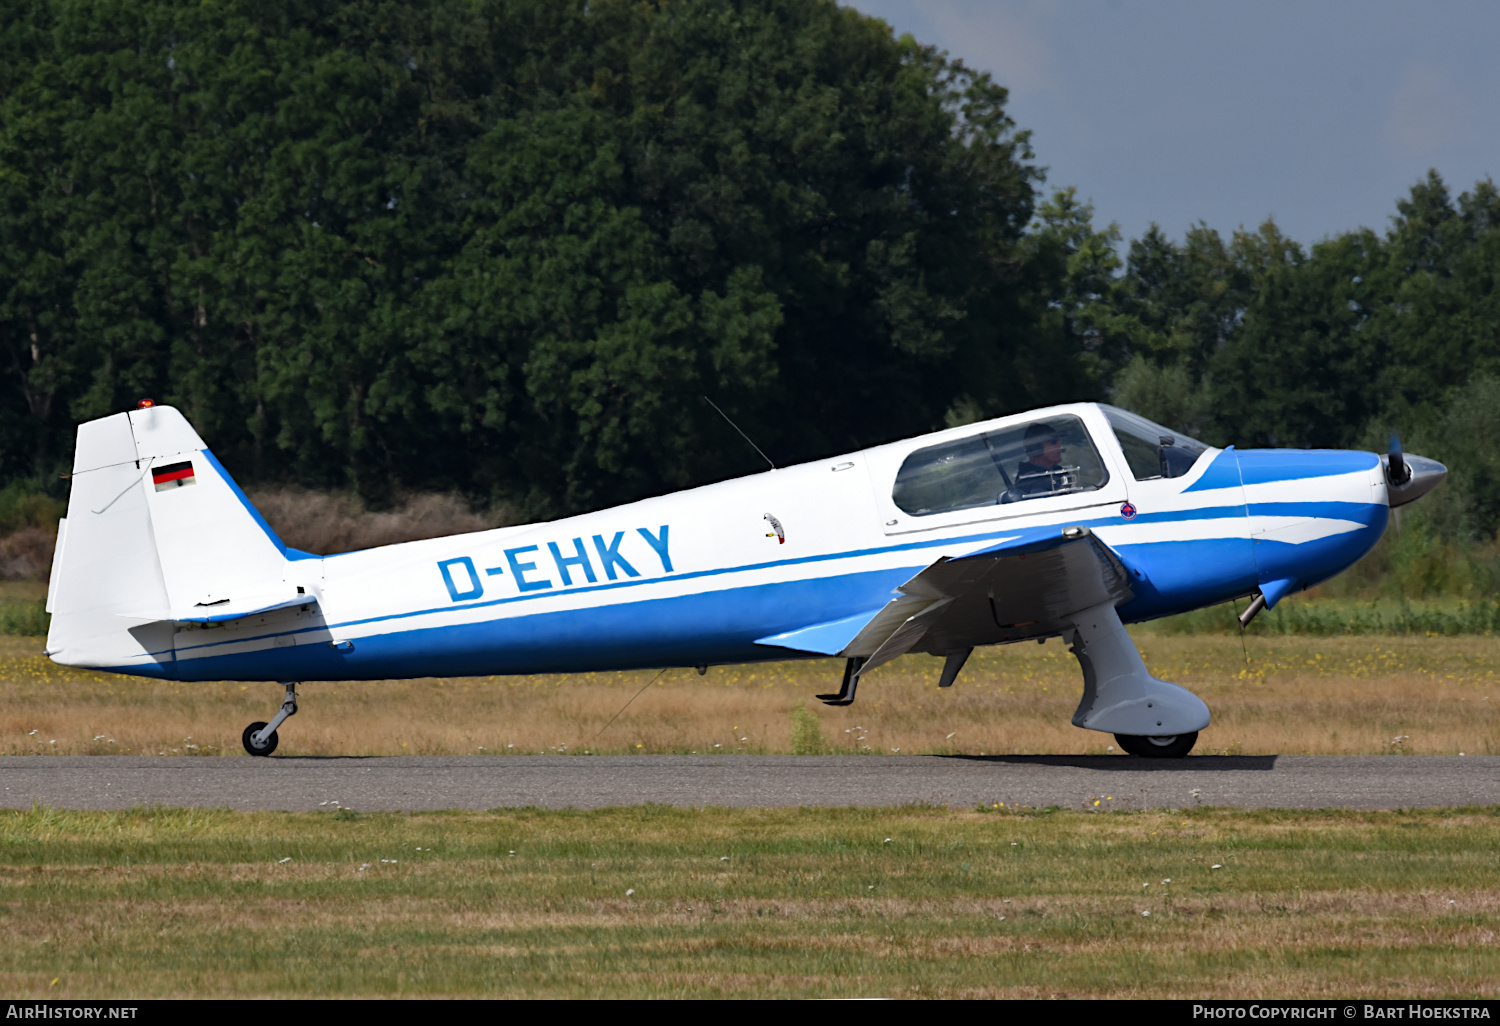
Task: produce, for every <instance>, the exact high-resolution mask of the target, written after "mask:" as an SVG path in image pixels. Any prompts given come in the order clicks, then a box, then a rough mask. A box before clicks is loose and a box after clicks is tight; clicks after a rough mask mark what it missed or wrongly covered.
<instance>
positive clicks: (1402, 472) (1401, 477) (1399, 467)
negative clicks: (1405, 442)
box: [1385, 431, 1411, 488]
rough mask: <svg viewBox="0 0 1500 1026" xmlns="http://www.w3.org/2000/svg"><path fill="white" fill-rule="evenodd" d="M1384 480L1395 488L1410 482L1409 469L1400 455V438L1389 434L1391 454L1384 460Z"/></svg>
mask: <svg viewBox="0 0 1500 1026" xmlns="http://www.w3.org/2000/svg"><path fill="white" fill-rule="evenodd" d="M1385 479H1386V480H1387V481H1389V482H1390V483H1391V484H1393V485H1395V486H1396V487H1398V488H1399V487H1401V486H1402V485H1404V484H1406V482H1408V481H1410V480H1411V467H1410V466H1408V465H1407V463H1406V460H1405V458H1404V457H1403V456H1402V455H1401V436H1400V435H1398V434H1396V433H1395V432H1394V431H1393V432H1391V452H1390V455H1389V456H1388V457H1387V458H1386V464H1385Z"/></svg>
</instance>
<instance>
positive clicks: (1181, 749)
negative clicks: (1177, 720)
mask: <svg viewBox="0 0 1500 1026" xmlns="http://www.w3.org/2000/svg"><path fill="white" fill-rule="evenodd" d="M1115 741H1117V742H1118V743H1119V745H1120V747H1121V748H1122V749H1123V750H1125V751H1127V752H1129V753H1130V754H1131V755H1139V756H1141V757H1142V758H1144V759H1180V758H1182V757H1183V756H1184V755H1186V754H1187V753H1188V752H1191V751H1192V750H1193V746H1194V745H1195V744H1197V743H1198V732H1197V731H1196V730H1195V731H1193V732H1192V733H1191V734H1170V735H1167V736H1165V737H1153V736H1149V735H1143V734H1116V735H1115Z"/></svg>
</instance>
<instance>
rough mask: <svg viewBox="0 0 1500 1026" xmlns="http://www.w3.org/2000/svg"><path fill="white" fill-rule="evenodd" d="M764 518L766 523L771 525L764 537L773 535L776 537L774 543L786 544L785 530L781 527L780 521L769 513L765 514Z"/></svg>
mask: <svg viewBox="0 0 1500 1026" xmlns="http://www.w3.org/2000/svg"><path fill="white" fill-rule="evenodd" d="M765 519H766V523H768V524H770V525H771V530H770V531H769V532H768V533H767V534H766V537H767V538H772V537H774V538H775V539H776V544H777V545H785V544H786V532H785V531H783V530H782V529H781V521H780V520H777V519H776V518H775V517H773V516H772V515H771V514H769V513H767V514H766V517H765Z"/></svg>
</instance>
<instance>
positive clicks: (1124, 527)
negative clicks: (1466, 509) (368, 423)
mask: <svg viewBox="0 0 1500 1026" xmlns="http://www.w3.org/2000/svg"><path fill="white" fill-rule="evenodd" d="M1445 473H1446V470H1445V468H1444V467H1443V466H1442V465H1441V464H1439V463H1437V462H1435V461H1432V460H1427V459H1423V458H1421V457H1417V456H1410V457H1403V456H1402V454H1401V452H1400V449H1399V446H1397V445H1395V444H1394V443H1393V445H1392V449H1391V453H1390V454H1389V455H1388V456H1378V455H1376V454H1374V453H1368V452H1353V451H1331V450H1280V449H1278V450H1245V451H1237V450H1235V449H1233V448H1232V447H1231V448H1228V449H1215V448H1212V447H1210V446H1207V445H1204V444H1203V443H1201V442H1198V441H1195V440H1194V439H1192V438H1189V437H1186V436H1185V435H1183V434H1181V433H1180V432H1177V431H1173V430H1170V429H1168V428H1165V427H1162V426H1161V425H1159V424H1154V423H1152V422H1151V421H1148V420H1146V419H1144V418H1142V417H1138V416H1136V415H1135V414H1132V413H1128V412H1126V411H1124V410H1120V409H1116V408H1114V407H1111V406H1106V405H1101V404H1095V403H1080V404H1072V405H1066V406H1055V407H1051V408H1049V409H1044V410H1037V411H1033V412H1030V413H1024V414H1018V415H1015V416H1009V417H1002V418H999V419H996V420H989V421H984V422H982V423H976V424H970V425H966V426H963V427H956V428H952V429H949V430H946V431H939V432H935V433H933V434H929V435H923V436H921V437H919V438H912V439H907V440H906V441H901V442H892V443H890V444H888V445H880V446H876V447H874V448H870V449H865V450H863V451H860V452H856V453H850V454H849V455H846V456H836V457H832V458H830V459H823V460H817V461H814V462H811V463H805V464H802V465H800V466H795V467H787V468H784V469H779V470H778V469H772V470H770V471H766V472H763V473H760V474H755V475H752V476H749V477H743V478H739V479H736V480H731V481H724V482H721V483H719V484H712V485H706V486H703V487H700V488H693V489H689V490H686V491H682V492H678V493H675V494H671V495H664V496H660V497H657V498H651V499H644V500H642V501H639V502H634V503H630V504H628V505H624V506H617V507H615V508H613V509H606V510H602V511H599V512H595V513H586V514H583V515H581V516H575V517H569V518H567V519H564V520H557V521H552V522H549V523H538V524H523V525H519V526H515V527H503V528H498V529H495V530H490V531H480V532H476V533H472V534H461V535H454V536H451V537H446V538H436V539H431V540H427V541H415V542H407V543H404V544H399V545H388V546H384V547H381V548H375V549H368V550H365V551H361V552H349V553H344V554H340V555H331V556H318V555H313V554H312V553H308V552H300V551H298V550H296V549H292V548H288V547H287V546H286V544H285V543H283V542H282V541H281V539H280V538H278V537H277V536H276V533H275V532H274V531H273V530H272V529H271V528H270V527H269V526H268V525H267V524H266V522H265V520H264V519H262V517H261V516H260V514H259V513H258V512H256V510H255V508H254V507H253V506H252V505H251V504H250V502H249V501H248V500H247V499H246V498H245V495H244V493H243V492H242V491H241V490H240V489H239V487H238V486H237V485H236V484H235V482H234V480H233V479H232V478H231V477H230V476H229V474H228V472H227V471H225V469H224V468H223V467H222V466H221V465H220V464H219V461H218V460H217V459H215V458H214V455H213V453H212V452H210V451H209V449H208V447H207V446H206V445H205V444H204V442H203V440H202V439H201V438H199V437H198V434H197V432H195V431H194V430H193V428H192V427H191V426H190V425H189V424H188V422H187V420H186V419H185V418H184V417H183V416H182V415H181V414H180V413H179V412H178V411H177V410H175V409H173V408H171V407H169V406H154V405H151V404H150V402H149V401H143V402H142V404H141V406H140V408H138V409H135V410H132V411H129V412H127V413H119V414H115V415H114V416H110V417H105V418H102V419H100V420H94V421H90V422H88V423H85V424H82V425H80V426H79V428H78V441H77V447H76V449H75V454H74V462H73V474H72V480H71V494H70V495H69V500H68V514H67V517H66V519H64V520H63V521H62V522H61V524H60V525H59V531H58V540H57V550H56V555H55V557H54V559H53V564H52V576H51V584H50V587H49V590H48V597H47V610H48V612H50V613H51V614H52V622H51V630H50V631H49V633H48V636H47V655H49V656H50V657H51V658H52V659H53V660H55V661H56V662H58V663H61V664H63V665H66V666H75V667H87V668H91V669H97V670H106V671H110V672H114V673H123V674H135V675H139V676H145V677H158V678H164V679H168V680H178V681H203V680H255V681H277V682H280V683H281V684H283V686H284V687H285V697H284V700H283V702H282V704H281V707H280V709H279V711H278V712H277V713H276V715H275V716H274V717H273V718H272V719H271V720H270V721H269V722H267V723H259V722H257V723H252V724H251V725H250V726H248V727H246V728H245V732H244V738H243V740H244V745H245V749H246V750H247V751H248V752H249V753H250V754H252V755H269V754H270V753H271V752H272V751H274V750H275V748H276V745H277V740H278V737H277V730H278V728H279V727H280V726H281V725H282V723H283V722H284V721H285V720H286V718H287V717H288V716H291V715H292V714H294V713H295V712H296V711H297V692H296V685H297V683H300V682H305V681H327V680H351V679H360V680H371V679H387V678H401V677H425V676H459V675H478V674H484V675H489V674H521V673H545V672H554V673H555V672H578V671H589V670H607V669H629V668H641V667H667V666H680V667H697V668H698V669H699V671H700V672H702V671H703V670H704V669H705V668H706V667H707V666H710V665H715V664H724V663H743V662H754V661H763V660H783V659H788V658H814V657H829V656H836V657H839V658H841V659H843V660H844V661H845V662H844V675H843V683H842V686H841V688H840V690H839V691H838V692H836V693H833V694H829V695H820V696H819V697H820V698H822V699H823V700H825V701H827V702H829V703H830V704H833V705H847V704H849V703H851V702H853V701H854V697H855V691H856V688H857V687H858V684H859V681H860V679H861V677H862V676H864V675H866V674H868V673H869V672H870V671H871V670H874V669H875V668H877V667H879V666H881V665H883V664H885V663H887V662H889V661H890V660H892V659H895V658H896V657H897V656H900V655H902V654H904V653H907V652H924V653H928V654H931V655H935V656H940V657H942V658H943V669H942V675H941V678H940V681H939V683H940V686H942V687H948V686H949V685H951V684H953V682H954V681H955V679H956V678H957V677H958V674H959V671H960V670H961V669H962V667H963V665H964V661H965V660H966V659H967V658H968V657H969V654H970V653H971V652H972V651H973V650H974V649H975V648H976V647H977V646H980V645H995V644H1005V643H1011V642H1020V641H1029V640H1038V641H1040V640H1045V639H1046V638H1049V637H1054V636H1058V635H1060V636H1062V637H1063V638H1064V639H1065V641H1066V642H1067V644H1068V645H1070V646H1071V650H1072V651H1073V653H1074V654H1075V655H1076V656H1077V658H1078V661H1079V664H1080V666H1081V668H1082V671H1083V697H1082V699H1081V701H1080V702H1079V704H1078V709H1077V711H1076V712H1075V713H1074V715H1073V723H1074V724H1075V725H1076V726H1079V727H1082V728H1085V729H1087V730H1097V731H1104V732H1107V733H1111V734H1114V735H1115V737H1116V739H1117V741H1118V743H1119V745H1120V747H1121V748H1122V749H1124V750H1125V751H1126V752H1130V753H1133V754H1135V755H1143V756H1167V757H1177V756H1183V755H1186V754H1187V753H1188V751H1190V750H1191V749H1192V747H1193V745H1194V743H1195V742H1196V740H1197V736H1198V732H1199V731H1201V730H1202V729H1203V728H1205V727H1206V726H1208V723H1209V711H1208V707H1207V706H1206V705H1204V703H1203V702H1202V700H1200V699H1199V698H1198V697H1197V696H1196V695H1194V694H1193V693H1192V692H1190V691H1188V690H1186V689H1185V688H1182V687H1179V686H1177V685H1176V684H1170V683H1167V682H1165V681H1161V680H1158V679H1156V678H1155V677H1153V676H1152V675H1151V674H1150V672H1148V670H1147V669H1146V666H1145V664H1144V663H1143V661H1142V659H1141V656H1140V654H1139V652H1138V651H1137V650H1136V648H1135V646H1134V644H1133V643H1132V642H1131V640H1130V637H1129V636H1128V635H1127V634H1126V632H1125V629H1124V627H1123V624H1124V623H1131V622H1138V621H1142V620H1149V619H1152V618H1154V617H1160V616H1166V615H1170V614H1172V613H1181V612H1185V611H1187V610H1191V609H1197V608H1200V607H1202V606H1208V605H1212V604H1215V603H1220V602H1224V601H1227V600H1230V599H1235V598H1243V597H1247V596H1248V597H1251V598H1252V602H1251V604H1250V605H1249V607H1248V608H1247V609H1246V611H1245V613H1244V614H1243V615H1242V617H1241V619H1242V621H1243V622H1245V623H1248V622H1249V618H1251V617H1253V616H1254V615H1255V614H1256V613H1257V612H1259V611H1260V610H1261V609H1263V608H1270V607H1272V606H1274V605H1275V604H1276V603H1277V602H1278V601H1279V600H1280V599H1282V598H1283V597H1285V596H1286V595H1288V594H1290V593H1293V592H1297V591H1301V590H1302V589H1304V588H1307V587H1308V586H1310V585H1312V584H1316V583H1317V582H1319V581H1322V580H1325V579H1327V578H1329V577H1332V576H1333V575H1335V574H1337V573H1339V572H1340V571H1342V570H1344V569H1346V568H1347V567H1349V566H1350V565H1351V564H1353V563H1354V562H1355V561H1356V560H1358V559H1359V558H1360V557H1361V556H1363V555H1364V554H1365V553H1366V552H1368V551H1369V550H1370V548H1371V547H1372V546H1373V545H1374V544H1375V542H1376V541H1377V540H1378V539H1379V538H1380V536H1381V534H1382V532H1383V531H1384V530H1385V526H1386V520H1387V517H1388V514H1389V510H1390V509H1391V508H1392V507H1394V506H1399V505H1401V504H1403V503H1407V502H1411V501H1412V500H1413V499H1416V498H1418V497H1419V496H1421V495H1423V494H1425V493H1426V492H1428V491H1430V490H1431V489H1432V488H1434V487H1435V486H1436V485H1437V484H1438V483H1439V482H1440V481H1441V480H1442V479H1443V476H1444V475H1445Z"/></svg>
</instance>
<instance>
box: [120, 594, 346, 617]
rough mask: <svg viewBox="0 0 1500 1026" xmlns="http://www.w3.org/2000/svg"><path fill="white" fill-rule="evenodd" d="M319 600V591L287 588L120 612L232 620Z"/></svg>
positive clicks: (310, 604)
mask: <svg viewBox="0 0 1500 1026" xmlns="http://www.w3.org/2000/svg"><path fill="white" fill-rule="evenodd" d="M317 603H318V599H317V596H315V595H307V594H304V593H302V592H301V591H291V590H287V591H282V592H275V593H272V594H266V595H252V596H249V597H247V598H243V599H221V600H219V601H218V602H212V603H207V604H200V605H196V606H191V607H189V608H187V609H151V610H141V611H139V612H129V613H119V614H117V615H119V616H121V617H124V618H125V619H127V620H134V621H136V622H137V623H163V622H171V623H228V622H230V621H231V620H243V619H244V618H245V617H247V616H257V615H259V614H261V613H273V612H275V611H276V610H278V609H291V608H294V607H296V606H313V605H317Z"/></svg>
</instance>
